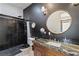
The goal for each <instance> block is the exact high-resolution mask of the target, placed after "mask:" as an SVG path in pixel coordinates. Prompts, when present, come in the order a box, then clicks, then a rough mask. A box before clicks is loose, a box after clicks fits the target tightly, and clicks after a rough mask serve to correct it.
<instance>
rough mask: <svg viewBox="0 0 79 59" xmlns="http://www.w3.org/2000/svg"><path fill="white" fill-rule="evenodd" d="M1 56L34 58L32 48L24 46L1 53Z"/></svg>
mask: <svg viewBox="0 0 79 59" xmlns="http://www.w3.org/2000/svg"><path fill="white" fill-rule="evenodd" d="M0 56H34V54H33V51H32V47H28V48H25V47H23V45H19V46H16V47H12V48H9V49H6V50H3V51H0Z"/></svg>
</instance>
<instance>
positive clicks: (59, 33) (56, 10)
mask: <svg viewBox="0 0 79 59" xmlns="http://www.w3.org/2000/svg"><path fill="white" fill-rule="evenodd" d="M56 11H64V12H67V13H68V14H69V12H68V11H66V10H56ZM56 11H54V12H56ZM54 12H52V13H51V14H50V15H52V14H53V13H54ZM50 15H49V16H50ZM69 15H70V14H69ZM49 16H48V18H49ZM70 16H71V15H70ZM48 18H47V20H48ZM47 20H46V28H47V30H48V31H49V32H51V33H53V34H63V33H65V32H67V31H68V30H69V29H70V28H71V26H72V17H71V24H70V27H69V28H68V29H67V30H66V31H64V32H61V33H54V32H52V31H50V30H49V29H48V27H47Z"/></svg>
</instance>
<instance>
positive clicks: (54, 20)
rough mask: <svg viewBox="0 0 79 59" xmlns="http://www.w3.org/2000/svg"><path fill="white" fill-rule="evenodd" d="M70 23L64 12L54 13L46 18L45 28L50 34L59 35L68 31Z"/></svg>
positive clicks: (69, 18)
mask: <svg viewBox="0 0 79 59" xmlns="http://www.w3.org/2000/svg"><path fill="white" fill-rule="evenodd" d="M71 21H72V19H71V16H70V15H69V14H68V13H67V12H66V11H56V12H54V13H52V14H51V15H50V16H49V17H48V19H47V23H46V26H47V28H48V30H49V31H51V32H52V33H55V34H59V33H63V32H65V31H67V30H68V28H69V27H70V25H71Z"/></svg>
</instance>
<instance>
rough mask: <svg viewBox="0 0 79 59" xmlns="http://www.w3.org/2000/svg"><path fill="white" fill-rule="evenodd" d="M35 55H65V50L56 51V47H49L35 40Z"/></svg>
mask: <svg viewBox="0 0 79 59" xmlns="http://www.w3.org/2000/svg"><path fill="white" fill-rule="evenodd" d="M33 43H34V44H33V51H34V56H64V55H65V54H64V53H63V52H58V51H55V48H54V49H53V48H51V49H49V48H47V47H45V46H42V45H41V44H39V43H37V42H33Z"/></svg>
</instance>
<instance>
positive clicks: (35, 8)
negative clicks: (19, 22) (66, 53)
mask: <svg viewBox="0 0 79 59" xmlns="http://www.w3.org/2000/svg"><path fill="white" fill-rule="evenodd" d="M42 6H46V8H47V9H48V14H47V15H44V14H43V13H42V11H41V7H42ZM58 10H64V11H67V12H69V14H70V15H71V17H72V24H71V27H70V28H69V29H68V30H67V31H66V32H64V33H62V34H58V35H56V34H54V33H52V35H51V36H52V38H53V37H55V38H56V39H57V40H60V41H64V38H65V36H66V38H67V40H68V42H71V43H74V44H79V6H73V5H72V4H71V3H52V4H47V3H44V4H43V3H33V4H32V5H30V6H29V7H28V8H26V9H24V19H27V17H30V20H32V21H34V22H35V23H36V27H35V29H32V32H31V33H32V36H35V37H39V38H49V36H48V34H46V35H44V34H41V33H40V28H42V27H43V28H45V30H46V31H47V32H48V29H47V27H46V20H47V18H48V16H49V15H50V14H51V13H53V12H55V11H58Z"/></svg>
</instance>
